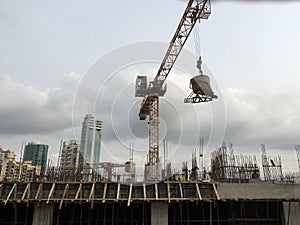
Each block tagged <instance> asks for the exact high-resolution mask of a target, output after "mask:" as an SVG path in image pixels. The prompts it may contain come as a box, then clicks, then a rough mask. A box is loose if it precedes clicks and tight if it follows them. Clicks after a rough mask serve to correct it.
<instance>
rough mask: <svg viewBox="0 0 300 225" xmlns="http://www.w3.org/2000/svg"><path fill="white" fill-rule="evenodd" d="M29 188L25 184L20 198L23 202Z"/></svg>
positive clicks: (28, 185) (28, 184)
mask: <svg viewBox="0 0 300 225" xmlns="http://www.w3.org/2000/svg"><path fill="white" fill-rule="evenodd" d="M29 188H30V183H27V185H26V188H25V190H24V192H23V195H22V198H21V200H22V201H23V200H24V198H25V195H26V193H27V191H28V190H29ZM27 196H28V195H27Z"/></svg>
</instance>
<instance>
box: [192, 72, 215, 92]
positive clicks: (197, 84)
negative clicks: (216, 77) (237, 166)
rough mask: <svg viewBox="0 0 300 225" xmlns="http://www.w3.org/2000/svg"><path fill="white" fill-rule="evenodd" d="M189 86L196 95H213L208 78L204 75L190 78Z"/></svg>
mask: <svg viewBox="0 0 300 225" xmlns="http://www.w3.org/2000/svg"><path fill="white" fill-rule="evenodd" d="M190 88H191V89H193V92H194V93H195V94H198V95H206V96H211V97H213V96H214V92H213V90H212V89H211V86H210V79H209V77H208V76H206V75H199V76H195V77H194V78H192V79H191V83H190Z"/></svg>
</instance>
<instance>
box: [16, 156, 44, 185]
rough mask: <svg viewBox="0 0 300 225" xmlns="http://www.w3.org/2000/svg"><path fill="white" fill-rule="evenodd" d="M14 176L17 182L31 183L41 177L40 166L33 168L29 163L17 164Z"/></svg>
mask: <svg viewBox="0 0 300 225" xmlns="http://www.w3.org/2000/svg"><path fill="white" fill-rule="evenodd" d="M16 168H17V169H16V172H17V173H16V175H15V177H18V178H17V179H18V180H19V181H23V182H31V181H36V180H38V179H40V177H41V169H42V167H41V166H33V165H32V162H31V161H23V162H22V163H17V167H16Z"/></svg>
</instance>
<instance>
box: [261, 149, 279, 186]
mask: <svg viewBox="0 0 300 225" xmlns="http://www.w3.org/2000/svg"><path fill="white" fill-rule="evenodd" d="M261 151H262V156H261V162H262V168H263V173H264V179H265V181H268V182H271V183H274V182H280V183H283V182H284V177H283V174H282V166H281V157H280V156H277V157H271V156H267V151H266V146H265V145H264V144H262V145H261Z"/></svg>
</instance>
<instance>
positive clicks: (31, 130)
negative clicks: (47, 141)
mask: <svg viewBox="0 0 300 225" xmlns="http://www.w3.org/2000/svg"><path fill="white" fill-rule="evenodd" d="M71 76H73V81H72V82H76V79H78V77H79V76H78V75H75V74H68V75H65V77H66V78H67V77H69V78H68V79H69V82H71V81H70V79H71ZM0 80H1V82H0V90H1V96H0V101H1V104H0V124H1V126H0V133H1V134H40V133H50V132H53V131H57V130H62V129H66V128H70V127H72V123H71V122H72V121H71V118H72V117H71V115H72V114H71V109H72V95H73V93H74V90H72V89H74V86H73V87H71V86H69V87H67V86H64V85H62V86H61V87H59V88H57V89H47V90H40V89H38V88H36V87H33V86H25V85H23V84H21V83H18V82H17V81H15V80H13V79H12V78H11V77H9V76H2V77H0ZM77 81H78V80H77ZM72 82H71V83H72ZM66 83H68V82H67V81H65V84H66Z"/></svg>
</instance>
